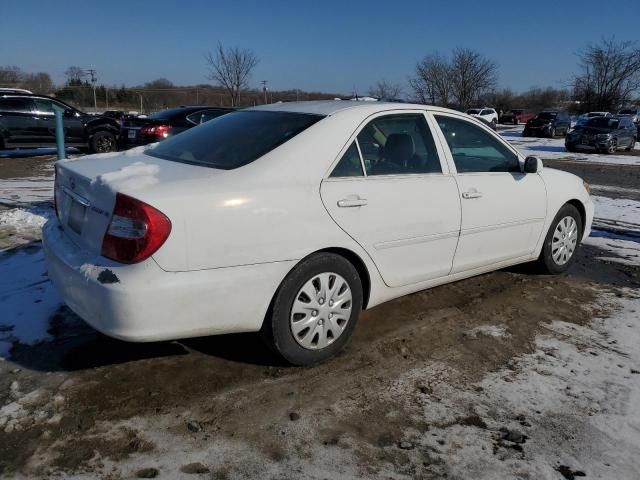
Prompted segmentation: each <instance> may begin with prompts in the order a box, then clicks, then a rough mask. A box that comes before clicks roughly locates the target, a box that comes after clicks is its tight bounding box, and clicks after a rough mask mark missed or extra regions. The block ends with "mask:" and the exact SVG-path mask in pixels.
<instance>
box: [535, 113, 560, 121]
mask: <svg viewBox="0 0 640 480" xmlns="http://www.w3.org/2000/svg"><path fill="white" fill-rule="evenodd" d="M556 115H557V113H556V112H542V113H540V114H539V115H538V119H539V120H553V119H554V118H556Z"/></svg>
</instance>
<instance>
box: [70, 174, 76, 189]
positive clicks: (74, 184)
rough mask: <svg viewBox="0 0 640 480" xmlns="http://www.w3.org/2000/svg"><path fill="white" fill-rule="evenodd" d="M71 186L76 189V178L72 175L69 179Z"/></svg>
mask: <svg viewBox="0 0 640 480" xmlns="http://www.w3.org/2000/svg"><path fill="white" fill-rule="evenodd" d="M69 186H70V187H71V190H75V189H76V179H75V178H73V177H71V179H70V180H69Z"/></svg>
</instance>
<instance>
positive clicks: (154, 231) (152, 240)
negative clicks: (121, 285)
mask: <svg viewBox="0 0 640 480" xmlns="http://www.w3.org/2000/svg"><path fill="white" fill-rule="evenodd" d="M170 233H171V220H169V219H168V218H167V217H166V215H165V214H164V213H162V212H161V211H160V210H158V209H156V208H154V207H152V206H151V205H148V204H146V203H144V202H141V201H140V200H137V199H135V198H132V197H129V196H128V195H124V194H122V193H117V194H116V205H115V207H114V208H113V216H112V217H111V222H110V223H109V227H108V228H107V233H105V235H104V239H103V240H102V256H104V257H107V258H110V259H112V260H116V261H117V262H122V263H137V262H141V261H142V260H145V259H147V258H149V257H150V256H151V255H153V254H154V253H155V252H156V251H157V250H158V249H159V248H160V247H161V246H162V244H163V243H164V242H165V241H166V240H167V238H168V237H169V234H170Z"/></svg>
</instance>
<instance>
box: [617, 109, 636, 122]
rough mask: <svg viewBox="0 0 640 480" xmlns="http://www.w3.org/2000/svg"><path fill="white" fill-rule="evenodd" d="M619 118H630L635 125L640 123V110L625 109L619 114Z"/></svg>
mask: <svg viewBox="0 0 640 480" xmlns="http://www.w3.org/2000/svg"><path fill="white" fill-rule="evenodd" d="M618 116H625V117H626V116H629V117H631V121H632V122H633V123H635V124H638V123H640V108H623V109H622V110H620V111H619V112H618Z"/></svg>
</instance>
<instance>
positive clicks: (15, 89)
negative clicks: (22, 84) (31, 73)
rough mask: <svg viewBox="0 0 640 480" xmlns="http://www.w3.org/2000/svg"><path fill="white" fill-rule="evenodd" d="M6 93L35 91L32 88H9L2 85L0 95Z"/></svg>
mask: <svg viewBox="0 0 640 480" xmlns="http://www.w3.org/2000/svg"><path fill="white" fill-rule="evenodd" d="M5 93H33V92H32V91H31V90H25V89H24V88H7V87H0V95H3V94H5Z"/></svg>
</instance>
